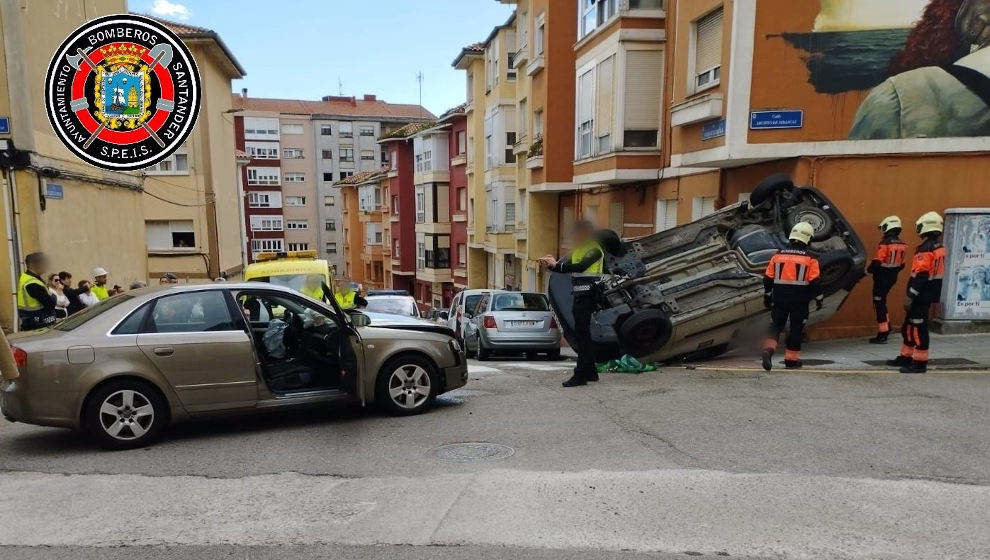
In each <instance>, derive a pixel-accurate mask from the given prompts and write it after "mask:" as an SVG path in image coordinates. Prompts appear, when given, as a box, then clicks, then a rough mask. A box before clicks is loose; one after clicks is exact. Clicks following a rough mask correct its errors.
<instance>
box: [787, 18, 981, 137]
mask: <svg viewBox="0 0 990 560" xmlns="http://www.w3.org/2000/svg"><path fill="white" fill-rule="evenodd" d="M784 38H785V39H786V40H787V41H788V42H790V43H791V44H792V45H794V46H795V47H797V48H799V49H802V50H803V51H805V52H806V53H807V56H806V57H805V60H806V64H807V67H808V71H809V82H810V83H811V85H812V86H813V87H814V88H815V91H817V92H818V93H824V94H839V93H843V92H846V91H853V90H867V89H869V90H871V91H870V94H869V95H868V96H867V98H866V99H865V100H864V101H863V103H862V105H860V107H859V111H858V112H857V114H856V118H855V120H854V122H853V125H852V128H851V130H850V132H849V138H850V139H855V140H866V139H891V138H942V137H971V136H990V0H821V9H820V11H819V13H818V16H817V18H816V19H815V24H814V29H813V30H812V31H811V32H808V33H785V34H784Z"/></svg>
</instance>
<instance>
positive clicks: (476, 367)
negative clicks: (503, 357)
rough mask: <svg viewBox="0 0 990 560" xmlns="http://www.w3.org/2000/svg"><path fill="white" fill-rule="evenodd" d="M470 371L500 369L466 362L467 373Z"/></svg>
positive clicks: (485, 371)
mask: <svg viewBox="0 0 990 560" xmlns="http://www.w3.org/2000/svg"><path fill="white" fill-rule="evenodd" d="M472 373H502V370H500V369H497V368H493V367H488V366H481V365H477V364H468V374H472Z"/></svg>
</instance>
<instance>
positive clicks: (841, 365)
mask: <svg viewBox="0 0 990 560" xmlns="http://www.w3.org/2000/svg"><path fill="white" fill-rule="evenodd" d="M931 336H932V341H931V361H930V362H929V366H928V369H929V371H935V372H941V373H950V372H958V371H973V370H987V371H988V372H990V334H965V335H938V334H932V335H931ZM866 338H867V337H861V338H844V339H839V340H826V341H817V342H806V343H804V349H803V352H802V354H801V360H802V361H804V368H802V369H801V370H798V371H806V372H811V373H814V372H824V373H828V372H840V371H841V372H847V373H880V372H896V371H897V370H896V369H895V368H891V367H887V366H886V364H885V362H886V361H887V360H888V359H891V358H894V357H896V356H897V354H898V353H899V352H900V349H901V337H900V335H899V334H896V333H895V334H894V335H893V336H891V337H890V341H889V342H888V343H887V344H868V343H867V342H866ZM561 354H562V355H563V356H566V357H570V358H573V357H575V354H574V351H573V350H572V349H570V348H563V349H562V350H561ZM783 359H784V351H783V344H781V347H780V351H779V352H778V355H777V356H774V371H778V370H779V371H784V367H783V366H784V364H783ZM678 366H683V367H687V368H689V369H705V370H728V369H731V370H760V371H762V368H761V367H760V356H759V353H757V352H755V351H743V350H741V349H737V350H734V351H732V352H729V353H728V354H724V355H722V356H719V357H718V358H715V359H711V360H705V361H686V362H682V363H678V362H670V363H668V364H666V369H669V368H671V367H678Z"/></svg>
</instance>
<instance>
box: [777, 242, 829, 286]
mask: <svg viewBox="0 0 990 560" xmlns="http://www.w3.org/2000/svg"><path fill="white" fill-rule="evenodd" d="M765 274H766V277H767V278H770V279H771V280H773V283H774V285H782V284H783V285H790V286H808V285H810V284H811V283H812V282H814V281H815V280H818V277H819V275H820V271H819V269H818V259H816V258H815V257H813V256H811V255H810V254H809V253H808V252H807V251H802V250H799V249H782V250H781V251H780V252H779V253H777V254H776V255H774V256H773V258H771V259H770V263H769V264H767V270H766V272H765Z"/></svg>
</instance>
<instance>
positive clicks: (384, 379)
mask: <svg viewBox="0 0 990 560" xmlns="http://www.w3.org/2000/svg"><path fill="white" fill-rule="evenodd" d="M402 368H409V369H412V370H414V371H415V370H416V368H420V369H422V370H424V371H425V372H426V374H427V376H428V377H429V382H430V390H429V395H427V396H426V398H424V399H423V400H422V401H420V402H418V403H416V404H415V405H414V407H413V408H407V407H404V406H400V405H399V404H398V403H397V402H395V400H393V399H392V396H391V395H390V394H389V386H390V383H391V381H392V376H393V374H394V373H395V372H396V371H398V370H399V369H402ZM439 390H440V375H439V374H438V373H437V369H436V367H435V366H434V365H433V363H432V362H430V360H428V359H426V358H425V357H423V356H419V355H416V354H401V355H398V356H395V357H394V358H391V359H389V360H388V361H387V362H385V365H383V366H382V369H381V370H379V371H378V379H377V380H376V381H375V406H376V407H378V408H379V409H381V410H383V411H385V412H387V413H388V414H391V415H393V416H410V415H413V414H420V413H422V412H425V411H426V410H429V409H430V407H432V406H433V402H434V401H435V400H436V398H437V394H438V391H439Z"/></svg>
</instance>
